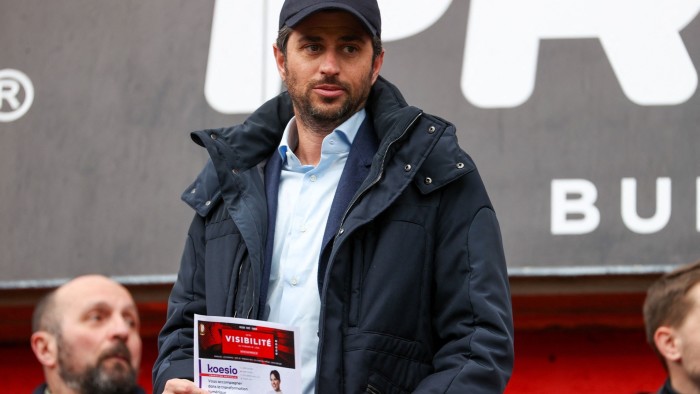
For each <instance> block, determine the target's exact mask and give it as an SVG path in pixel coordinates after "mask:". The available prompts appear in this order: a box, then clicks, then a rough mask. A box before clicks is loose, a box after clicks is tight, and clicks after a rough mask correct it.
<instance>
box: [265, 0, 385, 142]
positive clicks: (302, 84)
mask: <svg viewBox="0 0 700 394" xmlns="http://www.w3.org/2000/svg"><path fill="white" fill-rule="evenodd" d="M279 29H280V30H279V34H278V38H277V43H276V44H275V45H274V48H273V50H274V55H275V61H276V62H277V70H278V72H279V74H280V77H281V78H282V81H283V82H284V84H285V85H286V87H287V91H288V92H289V96H290V98H291V99H292V104H293V107H294V115H295V116H296V119H297V122H298V123H299V124H300V125H301V127H302V128H303V129H306V130H309V131H311V132H313V133H315V134H317V135H327V134H329V133H330V132H332V131H333V130H334V129H335V128H336V127H338V126H339V125H341V124H342V123H343V122H345V121H346V120H348V119H349V118H350V117H351V116H352V115H354V114H356V113H357V112H358V111H360V110H361V109H363V108H364V107H365V104H366V102H367V98H368V97H369V93H370V90H371V87H372V85H374V83H375V82H376V80H377V78H378V77H379V71H380V70H381V67H382V64H383V62H384V50H383V49H382V43H381V38H380V37H381V15H380V12H379V6H378V5H377V1H376V0H334V1H319V0H286V1H285V2H284V4H283V5H282V10H281V11H280V16H279Z"/></svg>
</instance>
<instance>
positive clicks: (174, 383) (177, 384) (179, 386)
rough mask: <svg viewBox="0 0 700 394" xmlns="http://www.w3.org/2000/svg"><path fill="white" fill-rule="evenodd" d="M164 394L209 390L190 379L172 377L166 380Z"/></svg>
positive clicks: (191, 393) (205, 392)
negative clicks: (201, 387)
mask: <svg viewBox="0 0 700 394" xmlns="http://www.w3.org/2000/svg"><path fill="white" fill-rule="evenodd" d="M163 394H209V392H208V391H207V390H204V389H200V388H199V387H197V385H195V384H194V382H192V381H190V380H187V379H170V380H168V381H167V382H165V391H163Z"/></svg>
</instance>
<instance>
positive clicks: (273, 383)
mask: <svg viewBox="0 0 700 394" xmlns="http://www.w3.org/2000/svg"><path fill="white" fill-rule="evenodd" d="M270 385H271V386H272V389H273V390H275V391H280V380H279V379H277V377H276V376H275V375H274V374H270Z"/></svg>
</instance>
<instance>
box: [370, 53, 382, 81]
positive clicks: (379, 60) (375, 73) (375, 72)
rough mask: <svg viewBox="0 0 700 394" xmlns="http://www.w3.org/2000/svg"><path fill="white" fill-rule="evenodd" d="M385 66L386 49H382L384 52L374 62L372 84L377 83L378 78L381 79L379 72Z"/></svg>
mask: <svg viewBox="0 0 700 394" xmlns="http://www.w3.org/2000/svg"><path fill="white" fill-rule="evenodd" d="M383 64H384V49H383V48H382V52H381V53H380V54H379V55H377V57H376V58H375V59H374V62H372V84H374V83H375V82H377V77H379V72H380V71H381V70H382V65H383Z"/></svg>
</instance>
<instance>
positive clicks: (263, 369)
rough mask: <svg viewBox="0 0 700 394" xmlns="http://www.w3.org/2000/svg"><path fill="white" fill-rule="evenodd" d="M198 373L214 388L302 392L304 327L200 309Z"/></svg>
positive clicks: (223, 393) (260, 393)
mask: <svg viewBox="0 0 700 394" xmlns="http://www.w3.org/2000/svg"><path fill="white" fill-rule="evenodd" d="M194 328H195V333H196V334H195V341H194V353H195V354H194V356H195V357H194V376H195V382H196V383H197V384H198V386H199V387H201V388H203V389H206V390H208V391H209V392H210V393H212V394H230V393H243V392H245V393H254V394H282V393H284V394H295V393H301V354H299V353H298V352H297V351H296V349H295V346H297V345H298V344H299V329H298V328H297V327H291V326H285V325H282V324H277V323H270V322H266V321H258V320H248V319H238V318H230V317H219V316H202V315H195V320H194Z"/></svg>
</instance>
